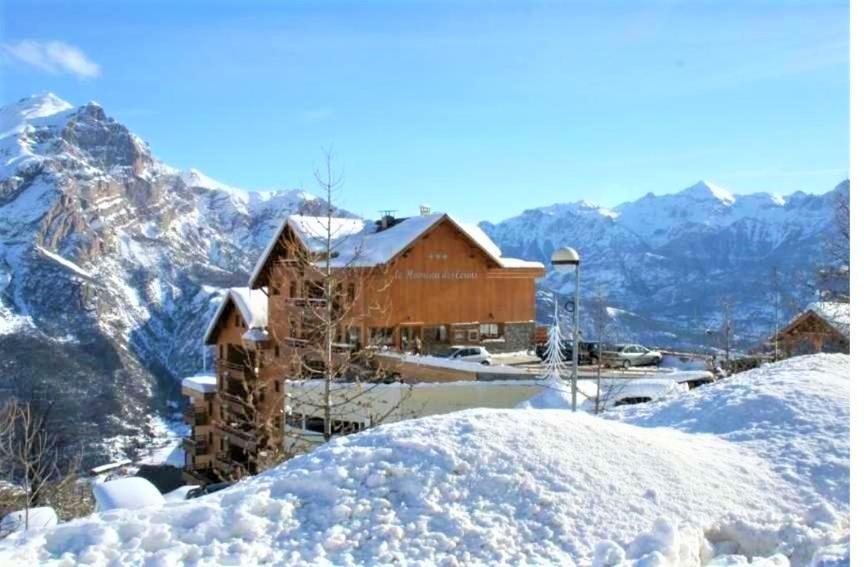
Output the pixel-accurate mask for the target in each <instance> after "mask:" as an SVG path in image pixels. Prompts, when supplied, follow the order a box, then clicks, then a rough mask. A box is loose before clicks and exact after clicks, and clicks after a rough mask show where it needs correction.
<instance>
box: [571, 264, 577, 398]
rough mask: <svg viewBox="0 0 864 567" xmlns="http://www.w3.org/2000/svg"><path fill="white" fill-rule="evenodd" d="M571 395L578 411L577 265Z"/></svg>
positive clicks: (574, 293)
mask: <svg viewBox="0 0 864 567" xmlns="http://www.w3.org/2000/svg"><path fill="white" fill-rule="evenodd" d="M570 372H571V374H570V394H571V396H572V398H573V399H572V406H573V407H572V409H573V411H576V394H577V393H578V392H579V388H578V387H577V384H578V382H579V264H578V263H577V264H576V288H575V289H574V290H573V367H572V369H571V370H570Z"/></svg>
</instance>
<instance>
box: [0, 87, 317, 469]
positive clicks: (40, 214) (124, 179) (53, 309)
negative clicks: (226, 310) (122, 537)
mask: <svg viewBox="0 0 864 567" xmlns="http://www.w3.org/2000/svg"><path fill="white" fill-rule="evenodd" d="M318 205H319V202H318V201H316V200H315V199H314V198H313V197H312V196H310V195H309V194H307V193H305V192H302V191H297V190H286V191H268V192H263V193H259V192H246V191H241V190H237V189H233V188H231V187H228V186H226V185H224V184H221V183H219V182H217V181H214V180H212V179H210V178H208V177H207V176H206V175H204V174H203V173H201V172H198V171H194V170H192V171H186V172H181V171H178V170H175V169H173V168H171V167H169V166H167V165H165V164H163V163H161V162H160V161H158V160H157V159H156V158H155V157H153V155H152V154H151V152H150V149H149V147H148V146H147V144H145V143H144V142H143V141H142V140H141V139H140V138H138V137H137V136H135V135H134V134H133V133H131V132H130V131H129V130H128V129H127V128H126V127H124V126H123V125H121V124H119V123H117V122H116V121H114V120H113V119H111V118H110V117H109V116H108V115H106V113H105V112H104V111H103V109H102V108H101V107H100V106H99V105H98V104H96V103H89V104H87V105H85V106H82V107H79V108H75V107H73V106H72V105H71V104H69V103H66V102H64V101H62V100H60V99H59V98H57V97H56V96H54V95H51V94H45V95H37V96H33V97H30V98H26V99H23V100H21V101H19V102H17V103H15V104H11V105H9V106H6V107H3V108H2V109H0V368H3V369H4V371H3V372H2V373H0V391H8V390H12V391H15V390H16V389H18V390H20V391H21V392H22V393H23V392H30V391H31V389H32V390H35V391H36V392H37V393H38V396H39V397H42V398H45V399H50V400H52V401H54V402H56V403H57V404H58V405H59V407H60V411H55V412H53V413H54V414H56V415H58V416H62V417H58V419H60V418H62V419H64V420H66V422H65V423H64V431H67V432H68V433H69V436H70V438H76V439H78V440H80V439H81V438H86V439H91V440H93V442H94V445H96V446H94V447H92V448H91V449H92V450H93V451H94V452H96V453H98V452H100V449H99V447H98V441H99V440H100V439H104V438H106V437H114V436H124V435H130V436H135V435H136V434H138V433H140V432H141V429H142V428H146V424H147V419H146V416H147V414H148V413H151V412H152V410H153V408H154V407H158V406H161V405H162V399H163V398H164V397H165V396H167V395H170V394H171V392H172V391H173V392H176V391H177V384H178V381H177V378H179V377H180V376H182V375H183V374H185V373H188V372H191V371H193V370H195V369H197V368H198V367H199V365H200V361H201V351H200V346H199V345H200V339H201V334H202V331H203V329H204V328H205V326H206V321H207V318H208V316H209V310H210V309H212V308H213V307H214V305H213V301H214V298H215V294H216V293H217V289H218V288H222V287H226V286H230V285H240V284H243V283H244V282H245V281H246V278H247V277H248V273H249V270H250V269H251V267H252V264H253V262H254V259H255V258H256V256H257V254H258V253H259V252H260V250H261V249H262V248H263V246H264V245H265V243H266V242H267V240H268V239H269V238H270V234H271V232H272V231H273V230H274V229H275V227H277V226H278V225H279V223H281V221H282V219H283V218H284V217H285V216H286V215H287V214H289V213H294V212H297V211H299V210H310V211H314V210H315V208H316V207H317V206H318Z"/></svg>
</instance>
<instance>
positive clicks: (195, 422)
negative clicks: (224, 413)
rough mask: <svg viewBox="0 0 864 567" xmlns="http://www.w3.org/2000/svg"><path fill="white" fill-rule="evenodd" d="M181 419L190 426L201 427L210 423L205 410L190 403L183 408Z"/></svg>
mask: <svg viewBox="0 0 864 567" xmlns="http://www.w3.org/2000/svg"><path fill="white" fill-rule="evenodd" d="M183 419H184V420H185V421H186V423H188V424H189V425H190V426H191V427H201V426H204V425H209V424H210V414H208V413H207V411H206V410H203V409H201V408H199V407H196V406H193V405H190V406H187V407H186V409H185V410H183Z"/></svg>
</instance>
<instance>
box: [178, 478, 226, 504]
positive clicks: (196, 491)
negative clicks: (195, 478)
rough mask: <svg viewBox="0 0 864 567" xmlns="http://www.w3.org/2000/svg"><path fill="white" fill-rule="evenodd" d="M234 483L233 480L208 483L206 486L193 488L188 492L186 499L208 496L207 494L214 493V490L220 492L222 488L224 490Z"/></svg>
mask: <svg viewBox="0 0 864 567" xmlns="http://www.w3.org/2000/svg"><path fill="white" fill-rule="evenodd" d="M232 484H234V483H233V482H215V483H213V484H208V485H206V486H199V487H197V488H193V489H192V490H190V491H189V492H187V493H186V500H191V499H193V498H200V497H201V496H206V495H207V494H213V493H214V492H219V491H220V490H224V489H226V488H228V487H229V486H231V485H232Z"/></svg>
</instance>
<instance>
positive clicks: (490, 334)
mask: <svg viewBox="0 0 864 567" xmlns="http://www.w3.org/2000/svg"><path fill="white" fill-rule="evenodd" d="M499 336H501V335H500V333H499V327H498V323H481V324H480V338H482V339H497V338H498V337H499Z"/></svg>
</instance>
